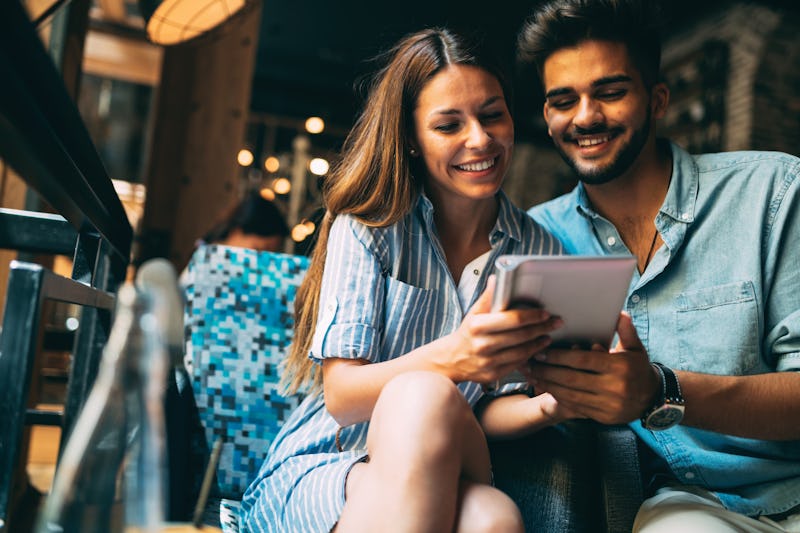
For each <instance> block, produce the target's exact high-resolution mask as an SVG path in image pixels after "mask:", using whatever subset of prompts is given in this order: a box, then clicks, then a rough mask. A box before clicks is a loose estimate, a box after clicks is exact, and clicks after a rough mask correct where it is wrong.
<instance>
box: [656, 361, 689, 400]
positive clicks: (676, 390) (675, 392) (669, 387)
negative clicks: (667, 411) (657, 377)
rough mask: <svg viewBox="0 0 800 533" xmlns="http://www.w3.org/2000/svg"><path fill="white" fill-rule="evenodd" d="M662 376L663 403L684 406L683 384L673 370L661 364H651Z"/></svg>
mask: <svg viewBox="0 0 800 533" xmlns="http://www.w3.org/2000/svg"><path fill="white" fill-rule="evenodd" d="M650 364H652V365H653V367H654V368H656V369H657V370H658V373H659V374H661V384H662V385H661V403H660V405H663V404H665V403H670V404H673V405H683V404H684V401H683V394H682V393H681V384H680V382H678V377H677V376H676V375H675V372H673V371H672V369H671V368H669V367H667V366H664V365H662V364H661V363H650Z"/></svg>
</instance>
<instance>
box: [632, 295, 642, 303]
mask: <svg viewBox="0 0 800 533" xmlns="http://www.w3.org/2000/svg"><path fill="white" fill-rule="evenodd" d="M639 300H641V298H639V295H638V294H634V295H633V296H631V301H632V302H633V303H635V304H638V303H639Z"/></svg>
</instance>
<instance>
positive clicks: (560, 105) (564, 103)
mask: <svg viewBox="0 0 800 533" xmlns="http://www.w3.org/2000/svg"><path fill="white" fill-rule="evenodd" d="M575 102H577V100H576V99H574V98H566V99H563V100H550V101H549V102H547V105H549V106H550V107H553V108H555V109H569V108H570V107H572V106H573V105H575Z"/></svg>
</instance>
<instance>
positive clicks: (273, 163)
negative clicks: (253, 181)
mask: <svg viewBox="0 0 800 533" xmlns="http://www.w3.org/2000/svg"><path fill="white" fill-rule="evenodd" d="M280 168H281V161H280V159H278V158H277V157H275V156H274V155H271V156H269V157H268V158H266V159H265V160H264V169H265V170H266V171H267V172H277V171H278V170H279V169H280Z"/></svg>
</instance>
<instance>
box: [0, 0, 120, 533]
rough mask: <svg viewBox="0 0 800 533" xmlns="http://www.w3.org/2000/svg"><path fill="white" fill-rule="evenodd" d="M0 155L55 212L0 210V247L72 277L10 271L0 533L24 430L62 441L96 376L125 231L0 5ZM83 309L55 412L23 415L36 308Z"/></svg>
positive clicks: (47, 67) (22, 23) (83, 133)
mask: <svg viewBox="0 0 800 533" xmlns="http://www.w3.org/2000/svg"><path fill="white" fill-rule="evenodd" d="M0 158H2V159H3V160H4V162H5V163H6V164H8V165H9V166H10V167H12V168H13V169H14V170H15V171H16V173H17V174H19V175H20V177H21V178H22V179H23V180H24V181H25V182H26V183H27V184H28V186H30V187H31V188H32V189H34V190H35V191H36V192H37V193H38V194H39V195H40V196H41V197H42V198H43V199H44V200H45V201H46V202H47V203H48V204H49V206H50V207H52V209H53V210H54V211H55V212H56V213H57V214H49V213H38V212H31V211H19V210H12V209H0V248H6V249H12V250H18V251H23V252H30V253H36V254H61V255H69V256H71V257H72V260H73V270H72V277H71V278H67V277H64V276H59V275H57V274H55V273H53V272H51V271H49V270H48V269H46V268H44V267H42V266H40V265H36V264H33V263H26V262H22V261H13V262H12V263H11V265H10V272H9V282H8V290H7V293H6V302H5V313H4V317H3V329H2V333H0V428H2V431H0V530H3V529H4V527H5V523H6V521H7V519H8V511H9V509H8V508H9V505H10V503H11V502H10V501H9V498H10V495H11V489H12V487H11V484H12V482H13V475H14V470H15V465H17V463H18V461H21V460H24V459H25V458H24V457H20V445H21V440H22V434H23V429H24V425H26V424H30V423H34V422H35V423H45V424H60V425H61V426H62V443H63V442H65V439H66V438H67V437H68V435H69V431H70V429H71V427H72V424H73V422H74V420H75V418H76V417H77V413H78V411H79V410H80V407H81V406H82V404H83V401H84V399H85V398H86V396H87V395H88V391H89V389H90V387H91V385H92V383H93V381H94V377H95V375H96V373H97V366H98V363H99V359H100V354H101V352H102V348H103V346H104V345H105V342H106V340H107V337H108V331H109V326H110V322H111V311H112V308H113V306H114V292H115V291H116V288H117V286H118V284H119V283H120V282H122V281H123V280H124V279H125V272H126V269H127V266H128V263H129V258H130V249H131V241H132V236H133V231H132V229H131V226H130V224H129V222H128V219H127V216H126V215H125V211H124V209H123V207H122V203H121V202H120V200H119V197H118V196H117V194H116V192H115V191H114V187H113V184H112V183H111V180H110V179H109V177H108V175H107V173H106V171H105V169H104V167H103V164H102V162H101V161H100V158H99V156H98V154H97V151H96V149H95V147H94V144H93V143H92V141H91V139H90V137H89V134H88V132H87V130H86V127H85V126H84V124H83V121H82V119H81V117H80V114H79V113H78V109H77V108H76V106H75V103H74V102H73V100H72V98H71V97H70V96H69V94H68V92H67V90H66V88H65V85H64V82H63V79H62V77H61V74H60V73H59V71H58V69H57V68H56V67H55V65H54V64H53V62H52V60H51V59H50V56H49V55H48V54H47V51H46V50H45V48H44V46H43V45H42V42H41V41H40V39H39V37H38V35H37V33H36V28H35V27H34V25H33V23H32V22H31V21H30V19H29V18H28V15H27V13H26V12H25V10H24V9H23V7H22V5H21V3H20V2H17V1H14V0H12V1H7V2H0ZM45 300H56V301H64V302H69V303H72V304H78V305H80V306H82V314H81V317H80V326H79V328H78V330H77V331H76V332H75V336H74V341H73V349H72V364H71V367H70V375H69V379H68V392H67V398H66V404H65V407H64V411H63V413H56V414H55V415H53V414H48V413H42V412H38V411H35V410H30V409H27V401H28V394H29V390H30V383H31V378H32V375H31V374H32V372H33V367H34V365H33V362H34V358H35V357H36V356H37V352H38V350H39V347H38V345H37V342H38V338H39V335H40V325H41V324H40V323H41V317H40V315H41V312H42V303H43V302H44V301H45Z"/></svg>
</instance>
